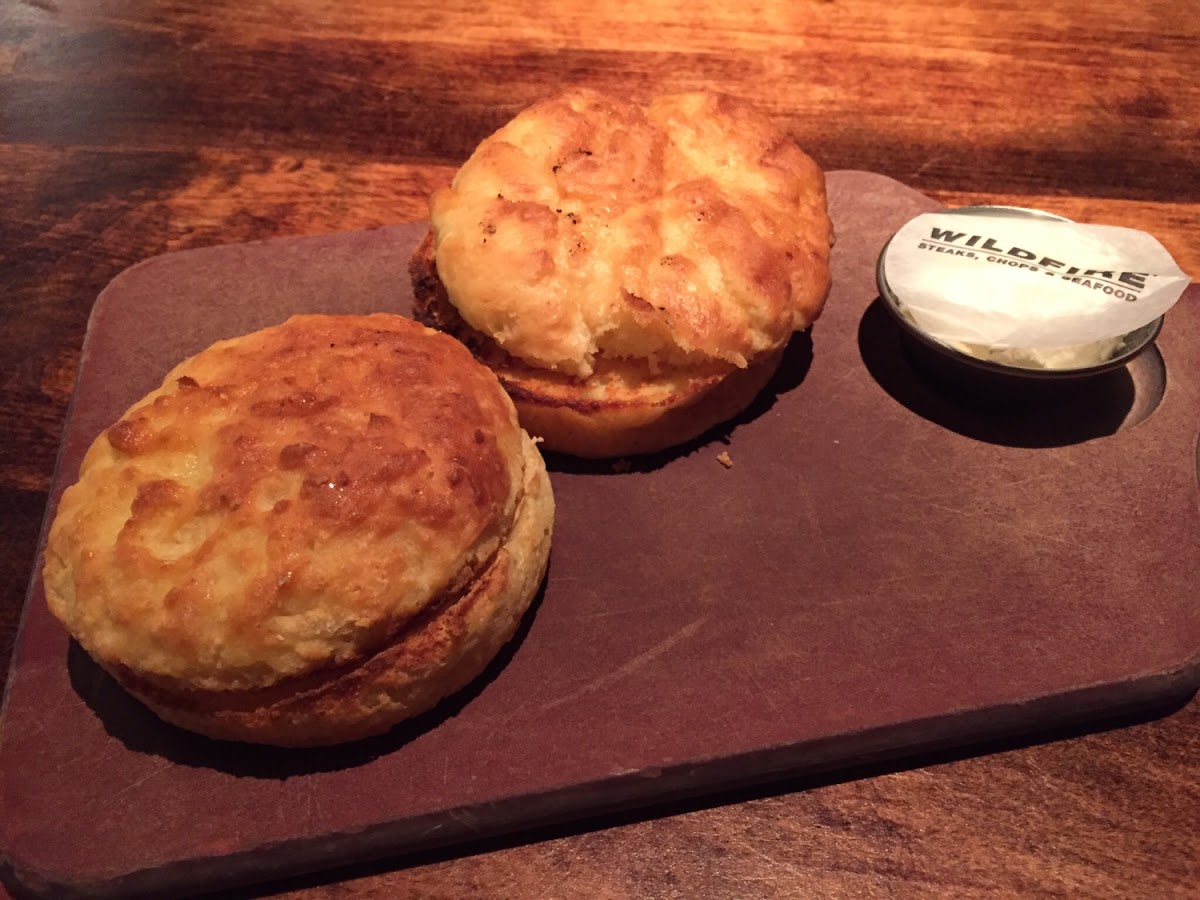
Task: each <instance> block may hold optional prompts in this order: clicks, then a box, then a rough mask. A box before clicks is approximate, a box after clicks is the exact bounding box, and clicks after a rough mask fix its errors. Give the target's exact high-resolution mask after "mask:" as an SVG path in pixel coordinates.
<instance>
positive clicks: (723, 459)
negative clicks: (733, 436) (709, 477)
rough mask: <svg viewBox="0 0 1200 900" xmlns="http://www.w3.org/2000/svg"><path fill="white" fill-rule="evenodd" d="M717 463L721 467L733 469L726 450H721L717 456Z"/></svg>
mask: <svg viewBox="0 0 1200 900" xmlns="http://www.w3.org/2000/svg"><path fill="white" fill-rule="evenodd" d="M717 462H719V463H720V464H721V465H723V466H724V467H725V468H727V469H732V468H733V460H732V459H730V457H729V451H727V450H722V451H721V452H720V453H718V454H717Z"/></svg>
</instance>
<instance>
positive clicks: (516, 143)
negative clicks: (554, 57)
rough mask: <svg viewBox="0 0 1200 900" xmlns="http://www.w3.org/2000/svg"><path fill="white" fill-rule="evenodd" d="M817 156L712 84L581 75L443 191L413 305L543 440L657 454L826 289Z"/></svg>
mask: <svg viewBox="0 0 1200 900" xmlns="http://www.w3.org/2000/svg"><path fill="white" fill-rule="evenodd" d="M831 242H832V229H831V226H830V222H829V218H828V214H827V211H826V201H825V188H824V177H823V175H822V173H821V171H820V169H819V168H818V167H817V165H816V164H815V163H814V162H813V161H812V160H811V159H810V158H809V157H808V156H806V155H805V154H804V153H803V152H802V151H801V150H800V149H799V148H798V147H796V145H795V144H794V143H793V142H792V141H791V140H789V139H787V138H786V137H785V136H784V135H783V134H782V133H781V132H780V131H779V130H778V129H776V128H775V127H774V126H773V125H772V124H771V123H770V122H769V121H768V120H767V119H766V118H764V117H762V116H761V115H759V114H758V113H756V112H754V111H753V110H751V109H750V108H748V107H746V106H744V105H742V104H739V103H737V102H735V101H734V100H732V99H730V98H728V97H723V96H719V95H712V94H702V93H697V94H683V95H673V96H667V97H662V98H659V99H656V100H654V101H653V102H651V103H650V104H649V105H647V106H645V107H641V106H638V105H635V104H633V103H629V102H624V101H620V100H616V99H613V98H610V97H606V96H603V95H601V94H599V93H596V92H594V91H591V90H586V89H573V90H569V91H567V92H566V93H564V94H562V95H560V96H558V97H555V98H552V99H550V100H547V101H544V102H542V103H539V104H536V105H535V106H533V107H530V108H529V109H527V110H526V111H524V112H523V113H521V114H519V115H518V116H517V117H516V118H515V119H513V120H512V121H511V122H509V123H508V124H507V125H505V126H504V127H503V128H501V129H500V130H499V131H497V132H496V133H495V134H493V135H492V136H491V137H489V138H487V139H486V140H485V141H483V143H482V144H480V146H479V147H478V149H477V150H476V151H475V153H474V154H473V155H472V156H471V158H470V159H469V160H468V161H467V162H466V163H465V164H464V165H463V167H462V168H461V169H460V170H459V172H458V173H457V174H456V176H455V178H454V180H453V182H452V184H451V186H450V187H448V188H446V189H443V190H441V191H439V192H438V193H437V194H435V195H434V197H433V201H432V205H431V214H430V232H429V236H428V237H427V239H426V240H425V241H424V242H423V243H422V244H421V246H420V247H418V248H417V251H416V252H415V253H414V255H413V257H412V260H411V262H410V275H411V277H412V282H413V292H414V296H415V304H414V314H415V315H416V316H417V317H418V318H419V319H421V320H422V321H424V322H426V323H427V324H431V325H433V326H435V327H438V328H441V329H442V330H445V331H448V332H449V333H451V334H454V335H455V336H457V337H458V338H459V339H460V340H462V341H463V342H464V343H466V344H467V345H468V346H470V347H471V348H472V351H473V352H474V353H475V354H476V356H477V357H478V358H479V359H481V360H482V361H483V362H485V363H486V364H487V365H488V366H489V367H491V368H492V369H493V370H494V371H495V372H496V373H497V375H498V376H499V378H500V380H501V383H502V384H503V385H504V386H505V388H506V389H507V390H508V391H509V393H510V394H511V396H512V397H513V400H514V402H515V404H516V406H517V410H518V413H519V414H520V417H521V421H522V423H523V424H524V426H525V427H526V428H527V429H528V430H529V431H530V432H531V433H532V434H535V435H537V436H539V437H541V438H543V439H544V446H545V447H546V448H549V449H554V450H561V451H565V452H568V453H573V454H576V455H580V456H590V457H604V456H618V455H625V454H630V453H641V452H650V451H653V450H658V449H662V448H664V447H668V446H672V445H675V444H679V443H682V442H684V441H686V440H688V439H690V438H692V437H695V436H696V435H698V434H701V433H702V432H704V431H705V430H707V429H708V428H709V427H711V426H712V425H714V424H716V423H717V422H720V421H723V420H724V419H727V418H729V417H730V416H732V415H734V414H736V413H737V412H738V411H739V410H740V409H742V408H743V407H745V406H746V405H747V404H748V403H749V402H750V401H751V400H752V399H753V398H754V397H755V396H756V395H757V393H758V392H759V391H760V390H761V389H762V387H763V386H764V385H765V384H766V383H767V381H769V379H770V377H771V375H772V374H773V373H774V371H775V369H776V368H777V367H778V365H779V362H780V360H781V358H782V353H783V350H784V348H785V347H786V345H787V343H788V341H789V339H790V338H791V335H792V334H793V333H794V332H795V331H797V330H802V329H805V328H807V327H808V326H809V325H811V324H812V322H813V321H814V320H815V319H816V318H817V317H818V315H819V314H820V312H821V309H822V307H823V305H824V301H825V297H826V295H827V293H828V290H829V251H830V245H831Z"/></svg>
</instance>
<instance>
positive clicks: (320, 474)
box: [44, 315, 554, 746]
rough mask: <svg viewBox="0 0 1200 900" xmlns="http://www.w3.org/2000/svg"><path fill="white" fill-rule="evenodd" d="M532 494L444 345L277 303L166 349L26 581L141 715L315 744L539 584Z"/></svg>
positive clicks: (502, 400)
mask: <svg viewBox="0 0 1200 900" xmlns="http://www.w3.org/2000/svg"><path fill="white" fill-rule="evenodd" d="M553 510H554V504H553V498H552V494H551V489H550V484H549V480H548V478H547V476H546V472H545V467H544V465H543V463H542V460H541V456H540V454H539V453H538V451H537V449H536V447H535V446H534V445H533V442H532V441H531V440H530V439H529V437H528V435H527V434H525V432H524V431H523V430H522V429H521V428H520V426H519V425H518V424H517V419H516V415H515V411H514V409H513V406H512V403H511V402H510V400H509V398H508V397H507V396H506V394H505V393H504V391H503V390H502V389H501V387H500V385H499V384H498V383H497V381H496V378H495V376H494V375H493V374H492V373H491V372H489V371H488V370H487V369H486V368H485V367H483V366H481V365H479V364H478V363H477V362H476V361H475V360H473V359H472V358H471V356H470V354H469V353H468V352H467V351H466V350H465V349H464V348H463V347H462V346H461V345H460V344H458V343H457V342H455V341H453V340H451V339H450V338H448V337H446V336H444V335H441V334H439V333H437V332H434V331H432V330H430V329H427V328H425V327H423V326H421V325H419V324H417V323H416V322H413V321H411V320H408V319H404V318H402V317H399V316H387V315H375V316H297V317H294V318H292V319H290V320H289V321H287V322H286V323H284V324H283V325H279V326H275V327H273V328H267V329H264V330H262V331H259V332H255V333H253V334H249V335H245V336H243V337H239V338H234V339H233V340H228V341H221V342H218V343H217V344H214V345H213V346H212V347H210V348H208V349H207V350H205V351H203V352H201V353H200V354H198V355H196V356H194V357H192V358H191V359H189V360H187V361H186V362H184V363H182V364H180V365H179V366H177V367H176V368H175V369H174V370H173V371H172V372H171V373H170V374H169V375H168V376H167V378H166V380H165V381H164V382H163V385H162V386H161V387H160V388H159V389H157V390H156V391H154V392H153V393H151V394H150V395H149V396H147V397H146V398H145V399H144V400H142V401H140V402H139V403H137V404H135V405H134V406H133V407H132V408H131V409H130V410H129V411H128V412H126V414H125V415H124V416H123V417H122V419H121V420H120V421H119V422H117V423H116V424H115V425H113V426H112V427H111V428H109V429H108V430H107V431H105V432H104V433H103V434H101V435H100V437H98V438H97V439H96V441H95V443H94V444H93V445H92V447H91V448H90V449H89V451H88V453H87V455H86V456H85V458H84V461H83V464H82V466H81V469H80V476H79V480H78V482H77V483H76V484H74V485H73V486H71V487H70V488H68V489H67V491H66V492H65V493H64V494H63V497H62V500H61V502H60V504H59V508H58V512H57V515H56V517H55V520H54V523H53V525H52V527H51V530H50V535H49V539H48V543H47V548H46V563H45V572H44V575H45V585H46V597H47V602H48V604H49V606H50V609H51V610H52V611H53V612H54V614H55V615H56V616H58V617H59V618H60V619H61V620H62V621H63V623H64V624H65V625H66V627H67V628H68V630H69V631H70V632H71V634H72V635H73V636H74V637H75V638H76V639H77V640H78V641H79V643H80V644H81V645H82V646H83V647H84V649H85V650H87V651H88V653H89V654H91V655H92V656H93V658H95V659H96V660H97V661H98V662H99V663H100V664H101V665H102V666H104V667H105V668H106V669H107V670H108V671H110V672H111V673H112V674H113V675H114V676H115V677H116V678H117V680H118V681H120V682H121V684H123V685H124V686H125V687H126V688H127V689H129V690H130V691H131V692H132V693H134V694H135V695H136V696H138V697H139V698H140V699H141V700H143V701H144V702H145V703H146V704H147V705H148V706H150V707H151V708H152V709H154V710H155V711H156V712H157V713H158V714H159V715H161V716H162V717H163V718H165V719H167V720H169V721H172V722H175V723H177V724H180V725H182V726H184V727H186V728H190V729H192V730H195V731H199V732H202V733H204V734H208V735H211V736H214V737H220V738H229V739H236V740H245V741H255V742H261V743H271V744H280V745H294V746H299V745H315V744H328V743H335V742H339V741H345V740H351V739H355V738H359V737H364V736H367V735H370V734H376V733H379V732H382V731H384V730H386V729H388V728H389V727H391V726H392V725H394V724H395V723H396V722H398V721H400V720H402V719H404V718H408V717H409V716H412V715H415V714H417V713H419V712H422V711H424V710H426V709H428V708H430V707H431V706H432V705H433V704H434V703H436V702H437V701H438V700H439V699H441V698H442V697H444V696H446V695H447V694H449V693H452V692H453V691H455V690H457V689H458V688H460V687H462V686H463V685H464V684H466V683H467V682H468V681H470V680H471V679H472V678H474V677H475V676H476V675H478V674H479V672H480V671H482V669H483V668H484V666H485V665H486V664H487V662H488V661H489V660H490V659H491V658H492V657H493V656H494V655H495V654H496V652H497V651H498V650H499V649H500V647H501V646H502V645H503V644H504V643H505V641H507V640H508V639H509V638H510V637H511V636H512V634H513V633H514V631H515V629H516V627H517V624H518V622H519V620H520V618H521V616H522V614H523V613H524V611H525V610H526V608H527V607H528V605H529V603H530V601H531V599H532V597H533V596H534V593H535V592H536V590H537V588H538V585H539V583H540V581H541V578H542V575H543V573H544V571H545V567H546V562H547V558H548V554H549V545H550V535H551V525H552V519H553Z"/></svg>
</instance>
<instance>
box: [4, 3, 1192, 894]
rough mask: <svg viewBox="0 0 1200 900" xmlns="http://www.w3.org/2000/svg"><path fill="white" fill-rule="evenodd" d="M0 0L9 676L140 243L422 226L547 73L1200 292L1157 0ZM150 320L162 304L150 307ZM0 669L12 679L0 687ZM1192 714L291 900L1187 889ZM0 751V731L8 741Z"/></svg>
mask: <svg viewBox="0 0 1200 900" xmlns="http://www.w3.org/2000/svg"><path fill="white" fill-rule="evenodd" d="M399 7H400V5H393V4H381V3H375V2H371V0H353V2H345V3H339V4H332V3H322V2H317V0H295V2H286V3H285V2H282V0H273V2H261V3H255V4H242V3H234V2H230V0H218V2H210V3H201V2H198V0H175V2H141V3H136V4H135V3H128V2H123V0H93V2H85V0H28V2H12V0H10V2H7V3H5V4H3V5H0V284H2V285H3V290H2V291H0V326H2V327H0V433H2V434H3V435H4V439H3V441H2V442H0V663H6V661H7V657H8V652H9V650H10V648H11V644H12V641H13V639H14V636H15V632H16V623H17V618H18V615H19V610H20V606H21V602H22V597H23V593H24V589H25V583H26V580H27V576H28V574H29V571H30V569H31V567H32V564H33V552H34V547H35V546H36V540H37V533H38V530H39V528H40V520H41V515H42V509H43V507H44V504H45V495H46V489H47V486H48V484H49V480H50V476H51V473H52V471H53V466H54V460H55V455H56V451H57V445H58V439H59V435H60V434H61V430H62V423H63V418H64V416H65V414H66V408H67V404H68V403H69V400H70V394H71V387H72V382H73V379H74V373H75V370H76V367H77V363H78V358H79V349H80V344H81V341H82V338H83V333H84V328H85V326H86V322H87V316H88V312H89V310H90V308H91V304H92V302H93V301H94V299H95V297H96V294H97V293H98V292H99V290H100V289H101V288H102V287H103V286H104V285H105V284H106V283H107V282H108V280H109V279H111V278H112V277H113V276H114V275H116V274H117V273H118V272H119V271H120V270H122V269H123V268H125V267H127V266H129V265H131V264H132V263H134V262H137V261H139V260H141V259H144V258H146V257H148V256H151V255H154V254H156V253H160V252H164V251H167V250H173V249H182V248H187V247H196V246H205V245H212V244H218V243H229V242H234V241H241V240H248V239H256V238H262V237H269V236H273V235H285V234H305V233H307V234H313V233H321V232H327V231H332V230H350V229H358V228H365V227H370V226H372V225H377V224H381V223H387V222H396V221H406V220H415V219H419V218H422V217H423V216H424V215H425V209H426V201H427V197H428V195H429V193H430V192H431V191H432V190H433V189H434V188H435V187H436V186H437V185H439V184H441V183H444V182H445V181H446V180H448V179H449V177H450V176H451V174H452V173H453V171H454V168H455V167H456V166H457V165H458V164H459V163H460V162H461V161H462V160H463V159H464V158H465V156H466V155H467V154H468V153H469V152H470V150H471V148H472V147H473V146H474V145H475V143H476V142H477V141H478V140H479V139H480V138H481V137H483V136H484V135H485V134H487V133H488V132H490V131H491V130H492V129H494V128H495V127H497V126H498V125H499V124H500V123H502V122H503V121H504V120H505V119H506V118H507V117H509V116H510V115H511V114H512V113H513V112H515V111H516V110H517V109H519V108H521V107H522V106H524V105H526V104H527V103H529V102H531V101H533V100H535V99H537V98H538V97H541V96H544V95H545V94H548V93H550V92H552V91H554V90H555V89H557V88H558V87H559V86H561V85H563V84H568V83H587V84H592V85H595V86H598V87H601V88H606V89H611V90H614V91H618V92H620V93H623V94H627V95H631V96H635V97H645V96H648V95H650V94H652V93H655V92H659V91H665V90H675V89H686V88H699V87H703V88H713V89H719V90H723V91H726V92H728V93H731V94H734V95H739V96H743V97H748V98H752V99H753V100H755V101H756V102H757V103H759V104H760V105H762V106H763V107H764V108H766V109H767V110H768V111H770V112H771V113H773V114H774V115H775V116H777V117H778V118H779V119H780V121H782V122H783V123H785V124H786V125H787V127H788V128H789V129H790V130H791V131H792V132H793V133H794V134H795V135H796V137H797V138H798V140H800V142H801V143H802V144H803V145H804V146H805V147H806V148H807V149H808V150H809V151H810V152H811V153H812V154H813V155H814V157H815V158H817V160H818V161H819V162H820V163H821V164H822V165H824V166H825V167H827V168H830V169H834V168H858V169H867V170H873V171H877V172H881V173H883V174H886V175H889V176H891V177H893V178H896V179H898V180H901V181H904V182H906V183H908V184H910V185H912V186H913V187H916V188H918V189H920V190H922V191H924V192H926V193H929V194H931V195H932V196H934V197H936V198H938V199H939V200H941V201H943V202H946V203H950V204H961V203H974V202H993V203H1012V204H1017V205H1028V206H1039V207H1042V208H1046V209H1051V210H1054V211H1056V212H1059V213H1062V214H1064V215H1068V216H1071V217H1073V218H1078V219H1081V220H1088V221H1103V222H1110V223H1116V224H1124V225H1129V226H1132V227H1139V228H1143V229H1145V230H1148V231H1151V232H1152V233H1154V234H1155V235H1157V236H1158V237H1159V238H1160V239H1161V240H1162V241H1163V243H1164V244H1165V245H1166V246H1167V247H1168V249H1170V250H1171V251H1172V253H1173V254H1174V255H1175V256H1176V258H1177V260H1178V261H1179V262H1180V263H1181V265H1183V267H1184V268H1185V269H1186V270H1188V271H1190V272H1192V273H1196V272H1200V226H1198V224H1197V222H1198V221H1200V220H1198V217H1197V213H1198V212H1200V156H1198V155H1197V153H1196V152H1195V147H1196V146H1197V143H1198V141H1200V63H1198V62H1197V54H1196V51H1195V48H1196V47H1197V46H1198V44H1200V17H1197V16H1196V14H1195V13H1196V10H1195V8H1194V5H1193V4H1180V3H1177V2H1173V0H1151V2H1147V3H1141V4H1132V3H1127V2H1121V3H1118V2H1116V0H1099V2H1092V3H1085V2H1083V0H1062V2H1055V3H1046V2H1035V0H1012V2H995V0H979V2H972V3H955V4H951V3H945V2H917V0H890V2H888V0H829V2H822V0H810V2H794V3H787V2H762V0H746V2H740V3H736V4H729V3H721V2H687V0H670V2H669V0H646V2H643V3H610V4H603V3H585V2H581V0H564V2H560V3H556V4H533V3H519V2H513V0H509V2H494V3H489V4H478V3H457V2H444V0H443V2H436V3H435V2H429V0H413V2H409V3H407V4H404V5H403V8H402V9H401V8H399ZM164 302H169V298H164ZM2 668H5V669H6V668H7V666H6V665H4V666H3V667H2ZM1198 726H1200V712H1198V705H1197V703H1195V702H1193V703H1192V704H1190V705H1189V706H1187V707H1185V708H1184V709H1183V710H1182V711H1179V712H1177V713H1175V714H1174V715H1172V716H1170V717H1167V718H1163V719H1161V720H1158V721H1153V722H1149V723H1144V724H1140V725H1132V726H1129V727H1124V728H1121V729H1118V730H1112V731H1107V732H1103V733H1099V734H1093V735H1089V736H1077V737H1071V738H1067V739H1064V740H1060V741H1056V742H1054V743H1049V744H1045V745H1041V746H1035V747H1027V748H1012V749H1005V750H1002V751H998V752H995V753H990V754H987V755H982V756H978V757H976V758H969V759H962V760H957V761H940V760H939V761H922V762H924V763H928V764H927V765H922V766H921V767H918V768H912V769H905V770H901V771H895V772H890V773H878V772H871V773H859V774H860V775H861V777H857V778H854V779H851V780H846V781H841V782H836V783H828V784H820V785H812V784H807V785H796V786H793V787H803V788H805V789H804V790H792V791H787V792H782V793H777V794H766V795H760V796H757V797H737V798H727V799H730V800H731V801H737V802H730V803H728V804H724V805H719V806H715V807H712V808H696V809H690V808H689V809H684V808H680V809H670V810H660V811H659V812H660V813H661V815H660V816H659V817H657V818H642V819H631V820H621V821H613V822H605V823H599V824H602V825H604V826H605V827H599V826H597V827H595V828H594V829H593V830H584V831H582V832H581V833H576V834H568V833H554V834H540V835H536V836H535V837H536V838H537V840H530V841H528V842H524V843H523V842H520V841H516V842H509V843H507V844H503V845H490V846H481V847H477V848H472V849H471V852H469V853H468V854H467V855H465V856H464V855H449V856H445V857H438V858H434V857H424V858H421V859H419V860H398V861H397V860H394V861H391V862H390V863H388V864H386V865H383V866H380V867H375V868H373V869H364V870H357V871H354V872H344V873H337V874H336V875H335V876H334V877H335V878H340V879H341V880H336V881H332V882H328V883H323V884H315V883H305V884H302V885H301V884H296V885H282V886H276V889H277V890H280V891H283V893H284V895H285V896H291V897H302V896H303V897H310V896H317V897H333V896H339V897H342V896H347V897H348V896H354V897H360V896H361V897H385V896H386V897H392V896H406V895H407V896H423V897H447V898H448V897H462V896H530V897H538V896H544V897H559V896H594V897H613V898H623V897H663V898H666V897H714V898H716V897H730V896H739V897H790V896H800V897H808V896H827V897H863V896H866V897H870V896H899V897H925V896H931V895H936V896H955V897H976V896H978V897H983V896H997V895H1006V896H1014V895H1019V896H1047V897H1050V896H1073V897H1074V896H1085V897H1171V896H1179V897H1183V896H1187V895H1188V894H1189V892H1190V890H1191V889H1192V888H1193V887H1194V885H1195V884H1196V883H1197V882H1198V881H1200V863H1198V862H1197V859H1198V854H1197V852H1196V851H1197V847H1198V846H1200V832H1198V826H1197V819H1196V815H1195V811H1196V809H1198V808H1200V744H1198V743H1197V741H1198V740H1200V738H1198V737H1197V735H1200V727H1198ZM0 739H2V738H0Z"/></svg>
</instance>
